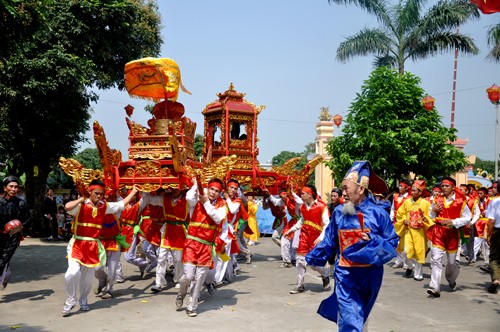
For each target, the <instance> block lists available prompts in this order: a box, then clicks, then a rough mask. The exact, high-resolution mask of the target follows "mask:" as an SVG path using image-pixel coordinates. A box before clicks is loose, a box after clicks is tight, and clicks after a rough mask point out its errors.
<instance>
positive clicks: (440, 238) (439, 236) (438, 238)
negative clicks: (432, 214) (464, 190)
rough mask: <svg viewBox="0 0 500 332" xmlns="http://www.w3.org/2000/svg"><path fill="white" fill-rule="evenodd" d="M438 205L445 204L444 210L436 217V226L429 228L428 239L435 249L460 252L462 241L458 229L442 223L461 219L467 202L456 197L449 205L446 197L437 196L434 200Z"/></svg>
mask: <svg viewBox="0 0 500 332" xmlns="http://www.w3.org/2000/svg"><path fill="white" fill-rule="evenodd" d="M438 203H441V204H443V208H442V209H441V211H439V213H438V214H437V215H436V219H435V225H434V226H431V227H430V228H429V231H428V232H427V237H428V239H429V240H430V241H431V242H432V245H433V246H434V247H437V248H439V249H441V250H444V251H447V252H450V253H453V252H456V251H457V250H458V243H459V240H460V236H459V232H458V229H456V228H454V227H452V228H450V227H448V226H444V225H442V224H441V223H440V221H441V220H453V219H456V218H460V217H461V216H462V211H463V210H464V207H465V206H466V205H467V202H466V200H465V199H464V198H463V197H459V196H458V195H455V199H454V200H453V202H451V204H449V205H448V204H447V203H446V199H445V197H444V196H437V197H435V198H434V204H438Z"/></svg>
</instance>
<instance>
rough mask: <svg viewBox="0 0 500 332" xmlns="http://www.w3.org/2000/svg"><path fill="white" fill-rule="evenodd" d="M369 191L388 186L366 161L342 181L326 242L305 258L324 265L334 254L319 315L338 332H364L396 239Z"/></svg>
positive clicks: (395, 244)
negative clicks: (331, 276)
mask: <svg viewBox="0 0 500 332" xmlns="http://www.w3.org/2000/svg"><path fill="white" fill-rule="evenodd" d="M369 190H372V191H375V192H385V191H387V185H386V184H385V182H384V181H383V180H382V179H380V178H379V177H378V176H376V175H375V173H374V172H373V171H372V170H371V166H370V163H369V162H367V161H356V162H354V164H353V166H352V167H351V169H349V171H348V172H347V175H346V176H345V178H344V180H343V181H342V195H343V196H344V199H345V201H346V202H345V204H343V205H341V206H338V207H337V208H336V209H335V210H334V212H333V214H332V216H331V222H330V224H329V225H328V228H327V229H326V231H325V238H324V239H323V241H321V242H320V243H318V245H317V246H316V247H315V248H314V249H313V250H312V251H310V252H309V254H308V255H307V256H306V261H307V263H308V264H310V265H314V266H323V265H325V264H326V262H327V260H328V258H329V257H331V256H332V255H335V254H337V260H336V262H335V270H334V278H335V288H334V292H333V294H332V295H331V296H330V297H329V298H327V299H325V300H323V301H322V302H321V304H320V306H319V308H318V313H319V314H320V315H321V316H323V317H325V318H327V319H329V320H332V321H334V322H336V323H337V325H338V330H339V331H350V332H351V331H362V330H363V325H364V324H365V322H366V320H367V319H368V315H369V314H370V311H371V309H372V307H373V305H374V303H375V300H376V299H377V295H378V292H379V289H380V287H381V285H382V278H383V274H384V268H383V265H384V264H385V263H387V262H389V261H390V260H391V259H392V258H393V257H395V256H396V250H395V249H396V246H397V244H398V239H399V238H398V236H397V234H396V232H395V231H394V226H393V224H392V221H391V219H390V217H389V214H388V213H387V211H385V210H384V209H383V208H382V207H381V206H379V205H377V203H376V202H375V200H374V198H373V196H372V195H371V194H370V193H369Z"/></svg>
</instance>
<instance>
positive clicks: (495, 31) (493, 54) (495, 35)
mask: <svg viewBox="0 0 500 332" xmlns="http://www.w3.org/2000/svg"><path fill="white" fill-rule="evenodd" d="M488 46H491V47H492V49H491V51H490V52H489V53H488V56H487V58H489V59H492V60H493V61H496V62H500V23H499V24H497V25H493V26H491V27H490V28H489V29H488Z"/></svg>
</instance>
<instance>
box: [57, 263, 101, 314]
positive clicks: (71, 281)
mask: <svg viewBox="0 0 500 332" xmlns="http://www.w3.org/2000/svg"><path fill="white" fill-rule="evenodd" d="M93 279H94V268H92V267H86V266H84V265H80V263H78V262H77V261H75V260H72V259H68V269H67V270H66V274H65V275H64V289H65V290H66V296H67V298H66V305H75V304H76V302H77V300H78V299H77V294H76V293H77V292H78V289H80V299H79V303H80V306H82V305H88V297H89V294H90V290H91V289H92V281H93Z"/></svg>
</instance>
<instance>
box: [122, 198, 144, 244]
mask: <svg viewBox="0 0 500 332" xmlns="http://www.w3.org/2000/svg"><path fill="white" fill-rule="evenodd" d="M139 206H140V204H139V202H137V203H135V204H134V205H131V204H127V206H125V209H123V211H122V214H121V216H120V224H121V226H122V235H125V241H127V243H128V244H132V239H133V238H134V226H135V225H137V224H138V223H139V218H138V217H139ZM122 251H123V252H126V251H128V248H124V247H122Z"/></svg>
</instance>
